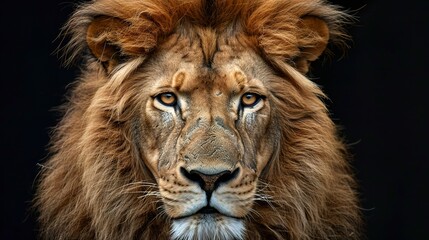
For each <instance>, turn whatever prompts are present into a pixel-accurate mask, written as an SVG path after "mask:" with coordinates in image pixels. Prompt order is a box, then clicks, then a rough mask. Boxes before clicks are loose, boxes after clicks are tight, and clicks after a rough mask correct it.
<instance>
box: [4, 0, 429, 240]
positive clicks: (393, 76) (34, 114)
mask: <svg viewBox="0 0 429 240" xmlns="http://www.w3.org/2000/svg"><path fill="white" fill-rule="evenodd" d="M332 2H333V3H336V4H339V5H342V6H344V7H345V8H346V9H352V10H357V11H356V12H355V15H356V16H357V17H358V22H357V23H356V24H355V25H354V26H352V27H350V28H349V33H350V34H351V35H352V37H353V39H354V40H353V42H352V43H351V46H352V48H351V49H350V50H349V51H348V52H347V54H346V55H345V56H344V57H343V58H341V59H339V58H333V59H332V60H329V61H319V62H317V63H316V64H315V66H314V71H313V75H312V76H314V78H313V79H314V81H315V82H317V83H318V84H320V85H321V86H322V88H323V89H324V91H325V92H326V93H327V95H328V96H329V98H330V100H329V101H327V104H328V106H329V109H330V110H331V112H332V117H333V119H334V120H335V122H336V123H338V124H339V125H341V126H342V128H343V131H342V133H343V134H344V136H345V137H346V139H347V141H348V142H349V143H350V150H351V153H352V154H353V156H354V159H353V166H354V168H355V172H356V176H357V179H358V181H359V184H360V197H361V202H362V208H363V212H364V215H365V221H366V226H365V232H366V236H367V239H371V240H372V239H374V240H377V239H429V233H428V229H429V216H428V214H429V211H428V209H429V208H428V206H427V205H428V204H429V197H428V193H429V188H428V183H429V181H428V180H429V171H428V170H429V163H428V161H429V157H428V156H427V152H428V151H427V150H428V148H429V144H428V143H429V141H428V140H427V138H428V137H429V131H428V126H427V125H428V124H429V119H428V115H429V114H428V110H429V104H428V102H429V101H428V100H427V94H426V92H427V88H428V87H429V77H428V73H427V69H428V66H427V64H428V60H427V57H428V53H429V51H428V49H429V47H428V44H429V37H428V34H429V15H428V13H427V10H428V9H429V1H426V0H421V1H418V0H408V1H388V0H385V1H382V0H368V1H363V0H362V1H361V0H350V1H344V0H336V1H332ZM73 9H74V4H73V3H71V2H64V1H55V0H43V1H30V0H28V1H8V4H7V5H5V3H3V4H2V9H1V26H2V28H1V42H2V44H1V55H0V59H1V65H0V66H1V72H0V80H1V88H0V91H1V94H0V96H1V101H0V103H1V109H0V111H1V112H0V113H1V118H0V119H1V124H0V126H1V132H0V136H1V152H0V153H1V155H0V156H1V157H0V159H1V168H2V188H1V196H0V198H1V200H2V203H1V207H2V212H1V217H2V223H1V229H2V231H1V236H0V238H1V239H34V238H36V231H37V230H36V229H37V227H36V226H37V225H36V223H35V214H34V213H33V212H32V211H31V210H30V205H31V204H30V201H31V199H32V194H33V193H34V179H35V177H36V175H37V172H38V170H39V167H38V165H37V164H38V163H39V162H40V161H42V160H43V158H44V157H45V156H46V155H47V151H46V146H47V144H48V141H49V132H50V128H52V127H53V126H55V124H56V123H57V121H58V120H59V118H60V114H59V113H58V112H56V111H55V110H54V109H55V107H56V106H58V105H60V104H61V103H63V101H64V97H63V96H64V93H65V92H66V89H67V87H66V86H67V85H68V84H70V83H71V82H72V81H73V79H74V77H75V76H77V74H78V72H79V69H78V68H77V67H71V68H64V67H62V66H61V63H60V61H59V60H58V57H57V56H56V55H55V54H52V53H53V52H54V50H55V48H56V47H57V46H58V45H59V41H54V40H55V38H56V37H57V35H58V33H59V31H60V30H59V29H60V28H61V26H62V25H63V24H64V23H65V21H66V19H67V18H68V17H69V15H70V13H71V12H72V10H73Z"/></svg>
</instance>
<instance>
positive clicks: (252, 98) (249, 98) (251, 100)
mask: <svg viewBox="0 0 429 240" xmlns="http://www.w3.org/2000/svg"><path fill="white" fill-rule="evenodd" d="M261 98H262V97H261V96H260V95H258V94H256V93H246V94H244V95H243V96H242V97H241V105H242V106H243V107H253V106H255V105H256V104H257V103H258V102H259V101H260V100H261Z"/></svg>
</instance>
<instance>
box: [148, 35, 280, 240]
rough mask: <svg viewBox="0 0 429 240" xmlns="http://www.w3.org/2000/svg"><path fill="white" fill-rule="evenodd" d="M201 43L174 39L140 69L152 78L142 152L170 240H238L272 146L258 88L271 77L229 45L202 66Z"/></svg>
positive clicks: (266, 99) (266, 106)
mask: <svg viewBox="0 0 429 240" xmlns="http://www.w3.org/2000/svg"><path fill="white" fill-rule="evenodd" d="M201 37H207V36H200V37H199V39H191V40H190V39H187V38H180V37H178V36H174V37H173V38H174V41H172V42H174V45H172V44H166V46H164V48H163V50H162V51H160V53H159V54H157V56H155V57H154V58H153V60H152V61H151V62H153V63H156V65H155V64H148V66H149V67H148V69H147V70H144V72H145V74H147V75H150V76H155V79H150V80H149V81H150V82H151V83H152V84H151V85H150V86H148V89H146V90H145V92H147V98H146V103H145V104H144V107H143V108H144V109H143V110H142V111H143V114H142V118H143V119H144V120H143V122H144V124H145V125H146V126H147V129H150V131H149V132H150V133H149V134H151V135H150V136H145V139H153V141H150V142H147V141H145V140H142V142H145V143H144V146H142V148H143V149H150V151H148V152H146V154H145V159H147V164H148V165H149V166H150V169H151V171H152V173H153V175H154V176H156V179H157V183H158V186H159V193H160V196H161V199H162V202H163V208H164V210H165V212H166V214H167V215H168V216H169V217H171V218H172V219H173V227H172V230H173V236H174V237H176V238H180V237H183V235H189V234H191V233H193V232H196V233H198V234H200V238H201V236H202V235H201V234H207V236H213V234H214V235H215V236H216V235H218V236H230V237H231V238H241V235H242V234H243V232H244V225H243V221H242V220H241V219H242V218H244V217H245V216H246V215H247V214H248V213H249V212H250V211H251V208H252V204H253V201H254V199H255V198H256V195H255V194H256V191H257V190H256V189H257V179H258V176H259V175H260V174H261V171H262V169H264V167H265V165H266V164H267V162H268V161H269V159H270V156H271V155H272V154H273V152H274V149H275V147H276V142H278V137H276V136H278V134H277V135H276V134H275V128H274V126H273V124H272V118H271V108H270V95H269V89H267V87H266V82H267V81H269V79H270V78H273V74H272V73H271V71H270V70H269V69H268V67H267V66H265V64H264V63H263V61H262V60H261V59H260V58H259V57H257V55H256V54H254V53H252V52H251V51H248V50H246V51H244V49H245V48H244V47H243V46H240V45H239V43H238V42H235V43H232V42H233V41H232V40H229V41H228V42H229V45H227V44H226V43H225V41H223V40H220V41H219V43H218V46H217V48H218V49H217V50H215V52H214V53H213V55H212V60H211V63H210V66H208V65H207V64H205V60H204V54H205V53H204V49H202V48H201V46H200V44H199V43H200V41H206V40H207V39H201ZM148 72H149V73H148ZM194 229H195V230H194ZM204 236H205V235H204ZM203 238H204V237H203ZM225 238H226V237H223V239H225ZM187 239H193V238H192V237H191V238H187Z"/></svg>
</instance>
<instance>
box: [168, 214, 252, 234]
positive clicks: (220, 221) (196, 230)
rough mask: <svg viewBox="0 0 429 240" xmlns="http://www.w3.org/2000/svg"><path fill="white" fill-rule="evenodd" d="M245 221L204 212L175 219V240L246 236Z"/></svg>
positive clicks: (173, 227)
mask: <svg viewBox="0 0 429 240" xmlns="http://www.w3.org/2000/svg"><path fill="white" fill-rule="evenodd" d="M244 231H245V227H244V224H243V221H241V220H239V219H235V218H230V217H226V216H220V215H217V214H203V215H196V216H191V217H187V218H182V219H177V220H173V224H172V226H171V238H172V239H174V240H196V239H199V240H233V239H243V238H244V236H243V235H244Z"/></svg>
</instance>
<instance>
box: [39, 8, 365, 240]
mask: <svg viewBox="0 0 429 240" xmlns="http://www.w3.org/2000/svg"><path fill="white" fill-rule="evenodd" d="M346 19H347V15H346V14H345V13H342V12H340V11H339V10H338V8H336V7H334V6H331V5H329V4H327V3H326V2H324V1H319V0H270V1H265V0H264V1H262V0H253V1H239V0H214V1H209V0H207V1H204V0H185V1H173V0H134V1H120V0H96V1H92V2H90V3H87V4H84V5H82V6H81V7H80V8H79V9H78V10H77V11H76V12H75V14H74V15H73V16H72V18H71V20H70V21H69V23H68V25H67V26H68V27H67V31H68V33H70V36H71V38H70V43H69V45H68V51H67V53H68V54H69V55H68V59H69V60H73V59H76V58H77V56H84V58H82V59H83V60H84V70H83V73H82V76H81V77H80V78H79V80H78V81H77V83H76V85H75V87H74V89H73V90H72V94H71V97H70V100H69V102H68V104H67V105H66V108H65V109H66V112H65V115H64V118H63V120H62V121H61V122H60V124H59V125H58V127H57V128H56V133H55V135H54V137H53V139H52V143H53V144H52V150H51V152H52V155H51V157H50V159H49V160H48V161H47V162H46V164H45V165H44V166H45V168H44V170H43V172H42V175H41V176H42V177H41V181H40V187H39V190H38V195H37V206H38V208H39V211H40V222H41V229H42V230H41V234H42V236H43V237H45V238H47V239H189V240H190V239H356V238H358V236H359V231H358V227H359V212H358V207H357V200H356V194H355V184H354V180H353V178H352V176H351V174H350V170H349V165H348V163H347V161H346V160H345V149H344V145H343V144H342V142H341V141H340V140H339V138H338V137H337V133H336V129H335V126H334V124H333V122H332V121H331V120H330V118H329V116H328V112H327V109H326V107H325V105H324V104H323V101H322V100H321V99H322V98H323V97H324V95H323V93H322V92H321V90H320V89H319V88H318V87H317V85H316V84H314V83H313V82H311V81H310V80H309V79H308V78H306V77H305V74H306V73H307V71H308V69H309V64H310V63H311V62H312V61H314V60H316V59H317V58H318V57H319V56H320V55H321V54H322V53H323V52H324V51H325V48H326V46H327V45H328V44H330V43H332V44H335V43H340V44H341V42H342V41H343V40H344V37H345V34H344V33H343V30H342V24H343V23H344V21H345V20H346Z"/></svg>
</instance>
